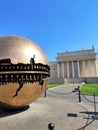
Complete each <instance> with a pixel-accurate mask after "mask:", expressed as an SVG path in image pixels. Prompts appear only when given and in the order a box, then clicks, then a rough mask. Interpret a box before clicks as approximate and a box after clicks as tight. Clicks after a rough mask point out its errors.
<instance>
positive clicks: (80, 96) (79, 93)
mask: <svg viewBox="0 0 98 130" xmlns="http://www.w3.org/2000/svg"><path fill="white" fill-rule="evenodd" d="M78 92H79V93H78V94H79V102H81V94H80V86H78Z"/></svg>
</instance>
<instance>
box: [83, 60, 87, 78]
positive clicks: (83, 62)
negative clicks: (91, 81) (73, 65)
mask: <svg viewBox="0 0 98 130" xmlns="http://www.w3.org/2000/svg"><path fill="white" fill-rule="evenodd" d="M82 62H83V76H84V77H85V73H86V72H85V62H84V61H82Z"/></svg>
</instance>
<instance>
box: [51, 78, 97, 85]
mask: <svg viewBox="0 0 98 130" xmlns="http://www.w3.org/2000/svg"><path fill="white" fill-rule="evenodd" d="M83 82H84V83H98V77H89V78H60V79H58V78H51V79H50V80H49V83H62V84H69V83H83Z"/></svg>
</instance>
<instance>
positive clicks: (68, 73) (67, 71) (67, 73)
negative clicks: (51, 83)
mask: <svg viewBox="0 0 98 130" xmlns="http://www.w3.org/2000/svg"><path fill="white" fill-rule="evenodd" d="M67 78H69V62H68V61H67Z"/></svg>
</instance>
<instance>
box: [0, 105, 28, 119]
mask: <svg viewBox="0 0 98 130" xmlns="http://www.w3.org/2000/svg"><path fill="white" fill-rule="evenodd" d="M29 108H30V106H29V105H28V106H25V107H23V108H20V109H15V110H7V109H3V108H0V118H3V117H6V116H11V115H14V114H19V113H21V112H24V111H26V110H28V109H29Z"/></svg>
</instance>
